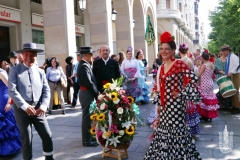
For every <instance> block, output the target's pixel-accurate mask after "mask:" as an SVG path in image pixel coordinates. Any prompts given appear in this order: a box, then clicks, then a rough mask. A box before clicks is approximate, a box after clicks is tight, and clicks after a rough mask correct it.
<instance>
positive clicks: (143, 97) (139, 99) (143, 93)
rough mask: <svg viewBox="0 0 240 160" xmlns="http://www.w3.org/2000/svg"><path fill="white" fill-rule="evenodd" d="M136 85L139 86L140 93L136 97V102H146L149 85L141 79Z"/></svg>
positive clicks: (147, 100)
mask: <svg viewBox="0 0 240 160" xmlns="http://www.w3.org/2000/svg"><path fill="white" fill-rule="evenodd" d="M138 87H139V88H141V95H140V96H138V97H136V100H135V101H136V102H142V103H148V102H149V96H148V94H149V91H148V89H149V86H148V85H147V84H146V83H145V82H144V81H143V82H142V83H138Z"/></svg>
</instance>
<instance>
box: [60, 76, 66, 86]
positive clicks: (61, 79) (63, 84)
mask: <svg viewBox="0 0 240 160" xmlns="http://www.w3.org/2000/svg"><path fill="white" fill-rule="evenodd" d="M60 82H61V86H62V87H64V88H66V87H67V81H65V79H64V78H63V77H62V76H61V77H60Z"/></svg>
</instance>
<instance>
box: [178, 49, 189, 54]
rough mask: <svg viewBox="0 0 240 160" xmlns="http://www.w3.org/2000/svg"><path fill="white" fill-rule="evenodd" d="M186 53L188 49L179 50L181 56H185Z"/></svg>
mask: <svg viewBox="0 0 240 160" xmlns="http://www.w3.org/2000/svg"><path fill="white" fill-rule="evenodd" d="M187 51H188V48H185V49H184V48H179V52H181V53H182V54H186V53H187Z"/></svg>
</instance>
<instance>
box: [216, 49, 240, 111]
mask: <svg viewBox="0 0 240 160" xmlns="http://www.w3.org/2000/svg"><path fill="white" fill-rule="evenodd" d="M221 51H222V53H223V55H224V57H226V58H227V60H226V62H225V67H224V68H225V71H224V72H225V74H226V75H227V76H228V77H231V78H232V82H233V85H234V87H235V88H236V90H237V93H236V94H234V95H233V96H232V97H231V101H232V106H233V110H232V112H231V114H237V113H240V110H239V108H240V103H239V92H238V91H239V87H240V70H238V69H237V68H238V66H239V58H238V56H236V55H235V54H233V53H231V49H230V47H229V45H223V46H222V47H221Z"/></svg>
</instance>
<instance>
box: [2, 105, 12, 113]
mask: <svg viewBox="0 0 240 160" xmlns="http://www.w3.org/2000/svg"><path fill="white" fill-rule="evenodd" d="M11 109H12V105H10V104H9V103H7V104H6V106H5V108H4V110H5V112H8V111H10V110H11Z"/></svg>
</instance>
